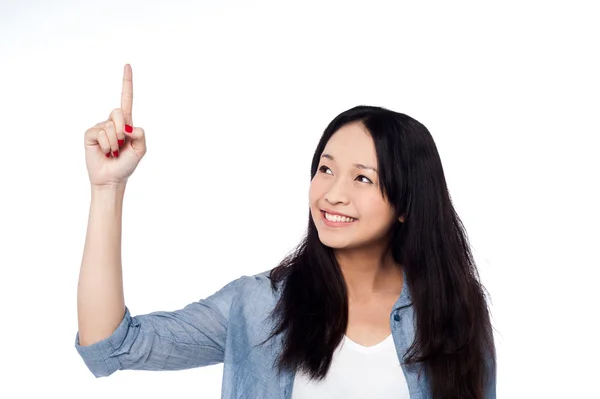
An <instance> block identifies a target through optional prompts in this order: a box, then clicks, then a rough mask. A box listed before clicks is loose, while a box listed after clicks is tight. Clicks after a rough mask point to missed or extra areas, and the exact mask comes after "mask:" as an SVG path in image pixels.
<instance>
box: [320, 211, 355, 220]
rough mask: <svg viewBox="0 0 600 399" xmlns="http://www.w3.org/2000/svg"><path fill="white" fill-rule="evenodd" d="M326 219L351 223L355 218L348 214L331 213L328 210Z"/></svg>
mask: <svg viewBox="0 0 600 399" xmlns="http://www.w3.org/2000/svg"><path fill="white" fill-rule="evenodd" d="M325 219H327V220H330V221H332V222H345V223H350V222H353V221H354V220H355V219H354V218H349V217H346V216H339V215H330V214H329V213H327V212H325Z"/></svg>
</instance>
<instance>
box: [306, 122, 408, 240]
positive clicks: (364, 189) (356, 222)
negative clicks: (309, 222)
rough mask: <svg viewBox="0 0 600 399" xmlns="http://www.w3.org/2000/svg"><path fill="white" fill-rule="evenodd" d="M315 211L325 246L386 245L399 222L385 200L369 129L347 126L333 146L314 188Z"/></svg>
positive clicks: (329, 146) (311, 194) (330, 143)
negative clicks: (392, 230)
mask: <svg viewBox="0 0 600 399" xmlns="http://www.w3.org/2000/svg"><path fill="white" fill-rule="evenodd" d="M309 202H310V212H311V216H312V218H313V221H314V223H315V225H316V227H317V231H318V232H319V239H320V240H321V242H322V243H323V244H324V245H326V246H328V247H331V248H333V249H338V250H339V249H356V248H361V247H369V246H372V245H377V244H382V243H385V242H386V241H387V237H388V234H389V232H390V230H391V228H392V226H393V224H394V223H396V222H397V220H398V219H397V218H396V217H395V213H394V209H393V208H392V206H391V205H390V204H389V203H388V202H387V201H386V200H385V199H384V198H383V197H382V195H381V189H380V187H379V176H378V174H377V155H376V152H375V145H374V143H373V139H372V138H371V135H370V134H369V132H368V130H367V129H366V128H365V126H364V125H363V124H362V123H360V122H353V123H349V124H346V125H344V126H342V127H341V128H340V129H339V130H338V131H337V132H335V133H334V134H333V136H332V137H331V138H330V139H329V141H328V142H327V145H326V146H325V149H324V150H323V153H322V154H321V159H320V162H319V166H318V168H317V173H316V174H315V176H314V177H313V179H312V181H311V183H310V190H309Z"/></svg>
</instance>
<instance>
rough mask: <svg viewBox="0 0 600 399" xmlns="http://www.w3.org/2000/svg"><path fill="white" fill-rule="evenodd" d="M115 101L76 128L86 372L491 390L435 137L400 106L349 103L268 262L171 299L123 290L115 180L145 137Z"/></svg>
mask: <svg viewBox="0 0 600 399" xmlns="http://www.w3.org/2000/svg"><path fill="white" fill-rule="evenodd" d="M132 99H133V85H132V79H131V67H130V66H129V65H126V66H125V71H124V79H123V92H122V106H121V108H120V109H116V110H114V111H113V112H112V113H111V114H110V117H109V119H108V120H107V121H106V122H102V123H99V124H97V125H96V126H94V127H93V128H90V129H89V130H88V131H87V132H86V133H85V148H86V162H87V168H88V172H89V177H90V182H91V186H92V200H91V207H90V217H89V225H88V232H87V237H86V243H85V250H84V255H83V261H82V265H81V272H80V276H79V286H78V320H79V325H78V328H79V330H78V333H77V336H76V342H75V346H76V348H77V350H78V352H79V353H80V355H81V356H82V358H83V360H84V361H85V363H86V364H87V366H88V368H89V369H90V370H91V371H92V373H93V374H94V375H95V376H97V377H100V376H107V375H110V374H112V373H114V372H115V371H117V370H123V369H137V370H167V369H168V370H177V369H185V368H192V367H200V366H207V365H212V364H216V363H223V364H224V369H223V370H224V371H223V379H224V381H223V391H222V397H223V398H228V399H229V398H231V399H233V398H252V399H255V398H261V399H275V398H278V399H279V398H292V399H306V398H310V399H321V398H323V399H324V398H328V399H330V398H344V399H352V398H383V399H387V398H389V399H392V398H394V399H401V398H410V399H416V398H420V399H421V398H440V399H441V398H444V399H447V398H457V399H458V398H460V399H467V398H476V399H484V398H485V399H490V398H495V396H496V393H495V391H496V361H495V348H494V341H493V335H492V328H491V323H490V317H489V311H488V307H487V303H486V299H485V295H484V289H483V287H482V285H481V284H480V282H479V281H478V274H477V269H476V266H475V264H474V261H473V257H472V254H471V250H470V247H469V243H468V240H467V237H466V234H465V231H464V228H463V225H462V223H461V221H460V219H459V217H458V216H457V214H456V212H455V210H454V208H453V206H452V202H451V200H450V196H449V194H448V189H447V186H446V181H445V177H444V172H443V169H442V164H441V161H440V157H439V155H438V152H437V149H436V146H435V143H434V141H433V139H432V137H431V135H430V133H429V132H428V130H427V129H426V128H425V127H424V126H423V125H422V124H421V123H419V122H417V121H416V120H414V119H413V118H411V117H409V116H407V115H404V114H400V113H396V112H393V111H389V110H386V109H383V108H379V107H368V106H359V107H355V108H352V109H350V110H348V111H346V112H343V113H341V114H340V115H338V116H337V117H336V118H335V119H334V120H333V121H332V122H331V123H330V124H329V126H327V128H326V129H325V131H324V133H323V136H322V138H321V140H320V142H319V143H318V145H317V148H316V151H315V154H314V157H313V160H312V165H311V179H312V180H311V184H310V190H309V200H310V201H309V202H310V212H309V220H308V231H307V234H306V237H305V239H304V240H303V241H302V242H301V243H300V245H299V247H298V248H297V250H296V251H295V252H294V253H292V254H291V255H289V256H288V257H287V258H286V259H284V260H283V261H282V263H281V264H280V265H278V266H277V267H275V268H274V269H272V270H267V271H265V272H263V273H260V274H256V275H253V276H242V277H240V278H238V279H236V280H234V281H232V282H230V283H229V284H227V285H226V286H224V287H223V288H222V289H220V290H219V291H218V292H216V293H214V294H213V295H211V296H209V297H207V298H205V299H202V300H200V301H198V302H195V303H192V304H189V305H187V306H185V307H184V308H183V309H180V310H177V311H173V312H153V313H150V314H146V315H139V316H135V317H133V316H132V315H131V314H130V313H129V309H128V308H127V307H126V306H125V304H124V299H123V298H124V297H123V285H122V272H121V248H120V240H121V216H122V204H123V197H124V190H125V185H126V182H127V179H128V177H129V176H130V175H131V174H132V173H133V171H134V169H135V168H136V166H137V164H138V163H139V161H140V159H141V158H142V157H143V156H144V154H145V152H146V144H145V136H144V131H143V129H141V128H139V127H136V128H132V126H133V122H132V116H131V110H132Z"/></svg>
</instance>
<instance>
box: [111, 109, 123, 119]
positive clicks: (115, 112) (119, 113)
mask: <svg viewBox="0 0 600 399" xmlns="http://www.w3.org/2000/svg"><path fill="white" fill-rule="evenodd" d="M122 116H123V111H122V110H121V108H115V109H113V110H112V111H111V113H110V119H111V120H114V119H115V118H120V117H122Z"/></svg>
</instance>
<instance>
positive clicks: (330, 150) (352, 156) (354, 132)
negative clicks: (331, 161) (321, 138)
mask: <svg viewBox="0 0 600 399" xmlns="http://www.w3.org/2000/svg"><path fill="white" fill-rule="evenodd" d="M323 153H327V154H330V155H332V156H333V157H334V158H335V159H336V161H339V162H361V163H363V162H364V163H371V164H375V163H376V161H377V154H376V152H375V145H374V143H373V139H372V138H371V135H370V134H369V131H368V130H367V128H366V127H365V126H364V125H363V124H362V123H360V122H353V123H349V124H346V125H344V126H342V127H341V128H339V129H338V130H337V131H336V132H335V133H334V134H333V136H331V138H330V139H329V141H328V142H327V144H326V145H325V149H324V150H323Z"/></svg>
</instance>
